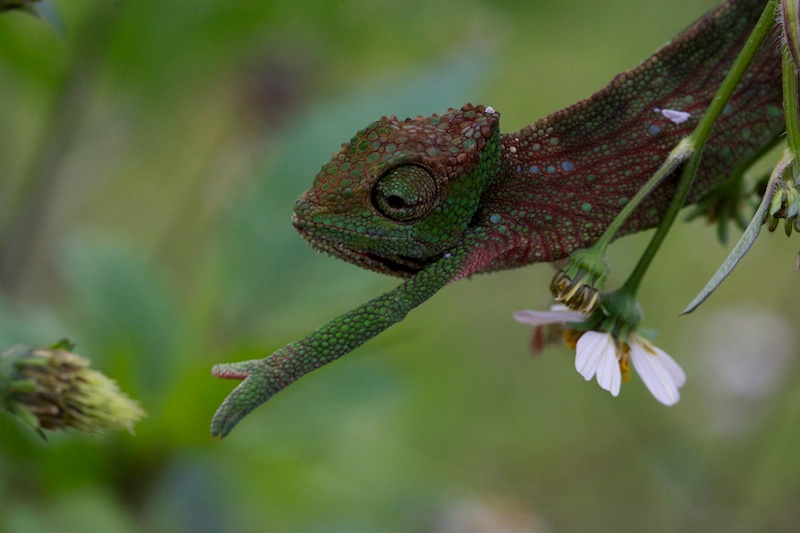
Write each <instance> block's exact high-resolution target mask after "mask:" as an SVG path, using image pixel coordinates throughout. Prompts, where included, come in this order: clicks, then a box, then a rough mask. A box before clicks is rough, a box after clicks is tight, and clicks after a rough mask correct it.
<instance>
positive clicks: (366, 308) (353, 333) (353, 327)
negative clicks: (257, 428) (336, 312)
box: [211, 243, 475, 437]
mask: <svg viewBox="0 0 800 533" xmlns="http://www.w3.org/2000/svg"><path fill="white" fill-rule="evenodd" d="M473 246H474V244H473V245H466V244H465V243H462V244H461V245H460V246H458V247H457V248H456V249H455V250H453V251H451V252H449V253H446V254H444V255H443V256H442V258H441V259H440V260H439V261H437V262H436V263H434V264H433V265H431V266H429V267H428V268H427V269H425V270H423V271H421V272H419V273H417V274H416V275H415V276H414V277H412V278H410V279H408V280H406V281H405V282H404V283H403V284H401V285H399V286H398V287H396V288H394V289H393V290H391V291H389V292H387V293H385V294H383V295H381V296H378V297H377V298H374V299H372V300H370V301H369V302H367V303H365V304H363V305H361V306H359V307H357V308H355V309H353V310H351V311H349V312H347V313H345V314H343V315H341V316H339V317H336V318H334V319H333V320H331V321H330V322H328V323H326V324H324V325H323V326H320V327H319V328H317V329H316V330H314V331H313V332H311V333H310V334H309V335H307V336H306V337H304V338H303V339H301V340H299V341H297V342H292V343H290V344H287V345H286V346H284V347H283V348H281V349H279V350H278V351H276V352H274V353H273V354H272V355H270V356H269V357H266V358H264V359H254V360H251V361H243V362H239V363H226V364H219V365H215V366H214V368H213V369H212V370H211V372H212V374H214V375H215V376H217V377H219V378H224V379H243V380H244V381H242V382H241V383H240V384H239V385H238V386H237V387H236V388H235V389H234V390H233V391H232V392H231V393H230V394H229V395H228V397H227V398H226V399H225V401H224V402H223V403H222V405H221V406H220V407H219V409H217V412H216V414H215V415H214V418H213V420H212V422H211V434H212V435H213V436H215V437H224V436H226V435H227V434H228V433H230V432H231V430H232V429H233V428H234V426H236V424H237V423H239V421H240V420H241V419H242V418H244V417H245V416H246V415H247V414H248V413H250V412H251V411H252V410H253V409H255V408H256V407H258V406H259V405H261V404H262V403H264V402H266V401H267V400H269V399H270V398H271V397H272V396H273V395H275V394H276V393H278V392H280V391H281V390H283V389H284V388H285V387H286V386H288V385H289V384H290V383H292V382H294V381H296V380H297V379H299V378H300V377H302V376H304V375H305V374H307V373H309V372H311V371H312V370H315V369H317V368H319V367H321V366H323V365H325V364H327V363H330V362H331V361H334V360H336V359H338V358H339V357H341V356H343V355H345V354H346V353H349V352H351V351H352V350H354V349H355V348H357V347H358V346H360V345H361V344H363V343H365V342H366V341H368V340H369V339H371V338H372V337H374V336H376V335H377V334H379V333H381V332H382V331H384V330H385V329H387V328H388V327H389V326H391V325H393V324H396V323H397V322H400V321H401V320H403V318H405V316H406V315H407V314H408V312H409V311H411V310H412V309H413V308H415V307H417V306H418V305H420V304H421V303H423V302H424V301H426V300H427V299H428V298H430V297H431V296H433V295H434V294H435V293H436V292H437V291H438V290H439V289H441V288H442V287H444V286H445V285H446V284H447V283H449V282H450V281H452V280H453V279H454V278H456V277H457V276H458V273H459V272H461V271H462V268H463V267H464V265H466V264H467V263H468V262H469V261H470V257H474V255H473V253H468V252H467V250H471V251H472V252H474V251H475V248H474V247H473Z"/></svg>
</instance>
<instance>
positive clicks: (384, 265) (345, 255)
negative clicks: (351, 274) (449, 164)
mask: <svg viewBox="0 0 800 533" xmlns="http://www.w3.org/2000/svg"><path fill="white" fill-rule="evenodd" d="M293 222H294V226H295V229H297V231H298V232H299V233H300V235H302V236H303V238H304V239H305V240H306V241H307V242H308V244H309V246H311V247H312V248H313V249H315V250H317V251H318V252H325V253H327V254H329V255H332V256H334V257H337V258H339V259H344V260H345V261H347V262H349V263H353V264H355V265H358V266H360V267H362V268H366V269H368V270H372V271H375V272H379V273H381V274H388V275H390V276H396V277H400V278H410V277H412V276H413V275H414V274H416V273H417V272H419V271H420V270H424V269H425V268H426V267H427V266H428V265H430V264H431V263H433V262H435V259H430V260H422V259H416V258H413V257H407V256H403V255H388V256H382V255H378V254H376V253H373V252H359V251H357V250H353V249H351V248H347V247H346V246H345V245H344V243H342V242H334V241H330V240H326V239H321V238H320V237H319V235H316V234H315V232H314V231H313V228H311V227H309V226H307V225H305V224H303V223H301V221H300V220H299V219H297V217H294V218H293Z"/></svg>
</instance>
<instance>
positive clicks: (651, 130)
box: [647, 124, 661, 135]
mask: <svg viewBox="0 0 800 533" xmlns="http://www.w3.org/2000/svg"><path fill="white" fill-rule="evenodd" d="M647 131H648V132H649V133H650V135H658V134H659V133H661V127H660V126H658V125H656V124H653V125H652V126H650V127H649V128H647Z"/></svg>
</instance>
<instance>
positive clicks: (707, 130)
mask: <svg viewBox="0 0 800 533" xmlns="http://www.w3.org/2000/svg"><path fill="white" fill-rule="evenodd" d="M778 5H779V4H778V0H769V2H768V3H767V5H766V7H765V8H764V11H763V12H762V13H761V17H760V18H759V19H758V22H757V23H756V25H755V28H753V31H752V33H751V34H750V37H749V38H748V39H747V42H746V43H745V44H744V47H742V51H741V52H740V53H739V55H738V56H737V57H736V60H735V61H734V62H733V66H731V69H730V71H729V72H728V75H727V76H726V77H725V80H724V81H723V82H722V85H720V87H719V89H718V90H717V93H716V94H715V95H714V98H713V99H712V100H711V104H709V106H708V109H706V112H705V113H704V114H703V117H702V118H701V119H700V122H699V123H698V124H697V127H696V128H695V130H694V131H693V132H692V134H691V135H690V136H689V137H687V139H686V140H685V141H686V142H688V143H690V144H691V155H690V156H689V158H688V159H687V161H686V165H685V166H684V167H683V171H682V172H681V177H680V180H679V181H678V186H677V188H676V189H675V194H674V196H673V198H672V201H671V202H670V204H669V206H668V207H667V210H666V212H665V213H664V217H663V218H662V220H661V223H660V224H659V226H658V229H656V232H655V235H653V238H652V239H651V241H650V243H649V244H648V245H647V248H646V249H645V251H644V253H643V254H642V257H641V258H640V259H639V262H638V263H637V264H636V266H635V267H634V269H633V271H632V272H631V274H630V276H629V277H628V279H627V280H626V281H625V283H624V284H623V286H622V289H623V290H627V291H628V292H629V293H630V294H631V295H635V294H636V292H637V291H638V290H639V285H640V283H641V281H642V278H643V277H644V274H645V272H646V271H647V269H648V267H649V266H650V263H651V262H652V260H653V258H654V257H655V255H656V253H657V252H658V249H659V248H660V247H661V244H662V242H663V241H664V238H665V237H666V236H667V234H668V233H669V230H670V228H671V227H672V224H673V223H674V222H675V218H676V217H677V216H678V212H679V211H680V210H681V208H683V206H684V204H685V203H686V197H687V196H688V195H689V190H690V189H691V186H692V183H693V182H694V178H695V176H696V175H697V169H698V167H699V166H700V160H701V158H702V156H703V149H704V148H705V145H706V141H707V140H708V137H709V135H710V134H711V129H712V128H713V126H714V123H715V122H716V120H717V118H718V117H719V116H720V114H722V110H723V109H724V108H725V105H726V104H727V103H728V100H729V99H730V97H731V95H732V94H733V91H734V90H735V89H736V86H737V85H738V84H739V81H740V80H741V78H742V76H743V75H744V73H745V71H746V70H747V67H748V66H749V65H750V63H751V62H752V60H753V58H754V57H755V55H756V53H757V52H758V50H759V48H761V45H762V44H763V43H764V41H765V40H766V38H767V35H769V33H770V30H771V29H772V27H773V26H774V25H775V15H776V12H777V9H778Z"/></svg>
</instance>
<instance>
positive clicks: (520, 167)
mask: <svg viewBox="0 0 800 533" xmlns="http://www.w3.org/2000/svg"><path fill="white" fill-rule="evenodd" d="M514 171H515V172H517V173H520V172H522V165H517V166H515V167H514Z"/></svg>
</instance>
